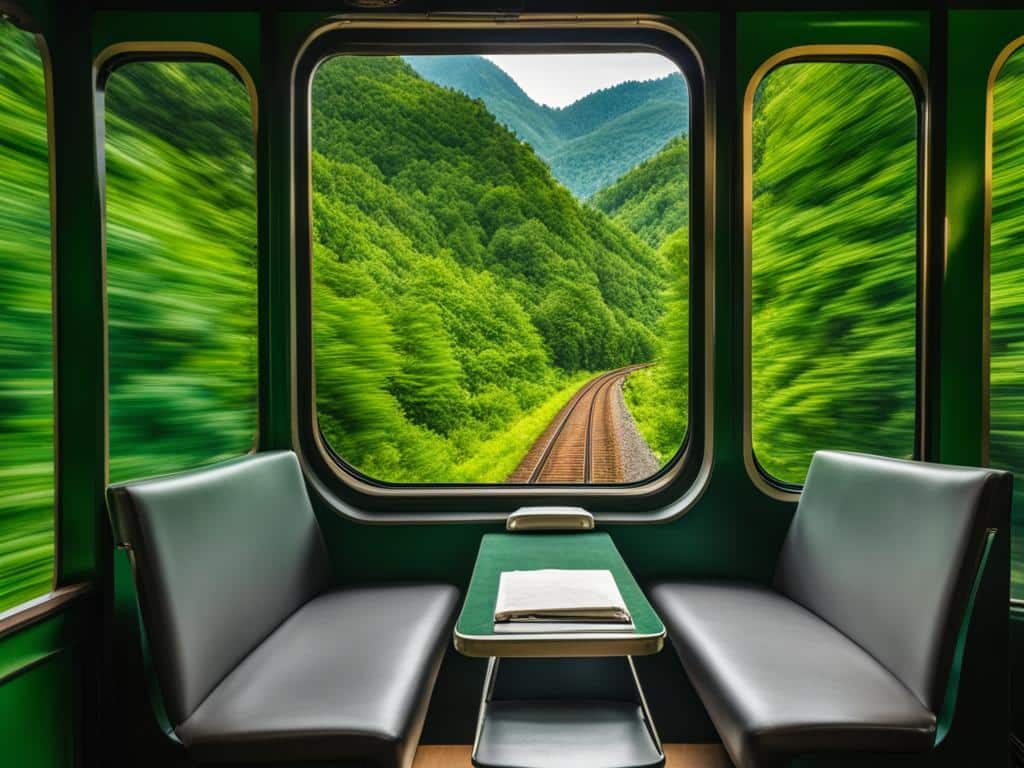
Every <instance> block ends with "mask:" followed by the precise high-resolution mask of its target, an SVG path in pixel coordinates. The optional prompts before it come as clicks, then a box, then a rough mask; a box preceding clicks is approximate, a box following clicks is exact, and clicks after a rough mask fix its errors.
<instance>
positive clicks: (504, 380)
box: [313, 57, 666, 482]
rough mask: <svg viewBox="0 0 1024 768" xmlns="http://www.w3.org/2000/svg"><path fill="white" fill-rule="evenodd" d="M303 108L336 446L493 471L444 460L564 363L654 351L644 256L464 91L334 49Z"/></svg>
mask: <svg viewBox="0 0 1024 768" xmlns="http://www.w3.org/2000/svg"><path fill="white" fill-rule="evenodd" d="M313 105H314V134H313V146H314V165H313V171H314V179H313V182H314V221H315V236H316V243H317V246H316V253H315V259H314V268H315V272H316V295H315V297H314V300H315V305H316V306H317V307H318V310H317V314H316V322H315V333H316V348H317V386H318V403H319V408H320V416H321V427H322V428H323V429H324V431H325V434H326V435H327V437H328V439H329V440H330V442H331V444H332V445H333V446H334V447H335V449H336V450H338V452H339V453H340V454H341V455H342V456H343V457H345V458H346V459H347V460H349V461H351V462H352V463H353V464H355V465H356V466H357V467H359V468H360V469H362V470H363V471H365V472H367V473H368V474H371V475H373V476H375V477H381V478H384V479H387V480H391V481H419V482H439V481H440V482H444V481H458V480H466V479H470V480H487V479H491V478H489V477H475V476H474V477H466V476H465V474H462V471H463V470H462V469H460V465H461V464H462V463H463V462H465V461H468V460H469V459H471V458H473V457H474V455H475V454H477V453H479V449H480V444H481V442H482V441H486V440H487V439H488V438H490V437H492V436H499V437H502V439H504V432H505V431H506V430H508V428H509V425H510V424H511V423H513V422H515V421H516V420H517V419H518V418H520V417H522V416H523V415H525V414H527V413H528V412H530V411H531V410H532V409H534V408H537V407H539V406H540V405H541V404H543V403H544V402H545V400H546V398H549V397H550V396H552V394H553V393H555V392H556V391H559V390H560V389H562V388H564V387H565V384H566V382H567V380H568V379H569V378H571V377H573V376H575V375H577V374H578V373H580V372H583V371H591V370H603V369H607V368H613V367H617V366H620V365H625V364H627V363H631V362H636V361H642V360H647V359H650V358H651V356H652V355H653V352H654V348H655V337H654V332H655V328H656V325H657V322H658V318H659V317H660V316H661V314H662V309H663V307H662V301H663V297H662V295H661V286H662V285H663V283H664V282H665V279H666V275H665V272H664V269H663V268H662V264H661V262H660V261H659V260H658V259H657V257H656V256H655V254H654V252H653V251H652V250H651V249H650V248H648V247H647V246H646V245H645V244H644V243H642V242H641V241H640V240H639V239H637V238H636V237H634V236H633V235H632V234H630V233H627V232H625V231H623V230H622V229H620V228H619V227H617V226H616V225H614V224H612V223H611V222H610V221H609V220H608V219H607V217H605V215H604V214H602V213H600V212H599V211H596V210H594V209H591V208H586V207H583V206H581V205H580V204H579V203H578V202H577V201H576V200H575V199H574V198H573V197H572V195H571V194H570V193H569V192H568V190H566V189H565V188H564V187H562V186H561V185H559V184H558V183H557V182H556V181H555V179H554V178H552V176H551V174H550V172H549V170H548V168H547V167H546V166H545V165H544V163H543V162H541V161H540V160H539V159H538V158H537V157H536V155H534V153H533V152H532V151H531V150H530V148H529V147H528V146H527V145H525V144H523V143H521V142H520V141H519V140H517V138H516V136H515V135H514V134H512V133H511V132H510V131H508V130H507V129H506V128H504V127H503V126H502V125H500V124H499V123H498V122H497V121H496V120H495V118H494V116H493V115H491V114H490V113H489V112H488V111H487V109H486V108H485V107H484V105H483V104H482V103H481V102H479V101H473V100H471V99H469V98H468V97H467V96H465V95H464V94H462V93H459V92H457V91H455V90H452V89H446V88H441V87H439V86H437V85H435V84H433V83H430V82H428V81H426V80H424V79H422V78H420V77H419V76H418V75H417V74H416V73H415V72H414V70H413V69H412V68H411V67H410V66H409V65H407V64H406V63H404V62H403V61H402V60H400V59H398V58H383V57H382V58H370V57H350V58H344V57H339V58H336V59H333V60H331V61H329V62H327V63H326V64H324V66H323V67H322V68H321V70H320V72H319V74H318V75H317V79H316V82H315V83H314V91H313ZM540 426H541V427H543V424H542V425H540Z"/></svg>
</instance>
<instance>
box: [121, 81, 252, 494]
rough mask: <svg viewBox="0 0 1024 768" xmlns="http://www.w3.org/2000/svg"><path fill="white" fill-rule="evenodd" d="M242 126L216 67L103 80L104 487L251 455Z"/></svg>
mask: <svg viewBox="0 0 1024 768" xmlns="http://www.w3.org/2000/svg"><path fill="white" fill-rule="evenodd" d="M250 115H251V108H250V103H249V94H248V92H247V90H246V89H245V87H244V86H243V85H242V84H241V83H240V82H239V81H238V80H237V79H236V78H235V77H234V75H233V74H232V73H230V72H229V71H228V70H227V69H225V68H223V67H221V66H219V65H217V64H213V63H206V62H192V63H180V64H172V63H159V62H134V63H130V64H126V65H124V66H123V67H121V68H120V69H118V70H117V71H115V72H114V74H113V75H111V77H110V79H109V80H108V82H107V88H106V115H105V121H106V126H105V128H106V144H105V150H106V196H107V301H108V322H107V327H108V331H107V333H108V342H109V351H108V355H109V357H108V359H109V392H110V394H109V413H110V478H111V480H115V481H116V480H124V479H129V478H135V477H144V476H146V475H154V474H164V473H167V472H173V471H177V470H180V469H185V468H189V467H195V466H198V465H201V464H205V463H209V462H211V461H216V460H219V459H223V458H228V457H231V456H237V455H239V454H242V453H245V452H246V451H248V450H249V449H250V448H251V447H252V445H253V441H254V438H255V433H256V370H257V361H256V332H257V319H256V173H255V162H254V158H253V134H252V119H251V116H250Z"/></svg>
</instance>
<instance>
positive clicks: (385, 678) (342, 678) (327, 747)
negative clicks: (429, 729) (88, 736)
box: [175, 585, 458, 767]
mask: <svg viewBox="0 0 1024 768" xmlns="http://www.w3.org/2000/svg"><path fill="white" fill-rule="evenodd" d="M457 603H458V592H457V590H456V589H455V588H454V587H450V586H443V585H414V586H404V585H402V586H379V587H377V586H375V587H363V588H358V589H344V590H338V591H333V592H328V593H326V594H324V595H321V596H320V597H317V598H315V599H314V600H312V601H311V602H310V603H308V604H306V605H305V606H303V607H302V608H300V609H299V610H298V611H297V612H296V613H295V614H294V615H292V616H291V618H289V619H288V620H287V621H285V622H284V624H282V625H281V626H280V627H279V628H278V629H277V630H276V631H275V632H273V634H271V635H270V636H269V637H268V638H267V639H266V640H265V641H264V642H263V643H262V644H261V645H259V646H258V647H257V648H256V650H254V651H253V652H252V653H251V654H250V655H249V656H248V657H246V658H245V659H244V660H243V661H242V662H241V663H240V664H239V665H238V666H237V667H236V668H235V669H234V670H232V671H231V673H230V674H228V676H227V677H226V678H225V679H224V680H223V681H221V682H220V684H219V685H217V687H216V688H214V690H213V692H212V693H211V694H210V695H209V696H208V697H207V698H206V700H204V701H203V702H202V703H201V704H200V705H199V707H198V709H196V711H195V713H193V715H192V716H191V717H190V718H189V719H188V720H186V721H185V722H184V723H182V724H181V725H180V726H178V727H177V728H176V729H175V732H176V733H177V735H178V737H179V738H180V739H181V741H182V743H184V745H185V746H186V748H187V749H188V751H189V753H190V755H191V756H192V757H193V758H194V759H196V760H198V761H200V762H236V761H237V762H243V761H245V762H248V761H251V762H261V761H272V760H278V761H279V760H288V761H297V760H354V759H358V760H360V761H366V763H368V764H370V765H373V766H395V767H397V766H403V767H404V766H408V765H410V764H411V762H412V757H413V755H414V753H415V749H416V743H417V741H418V739H419V733H420V729H421V728H422V724H423V717H424V714H425V712H426V707H427V703H428V702H429V699H430V692H431V688H432V687H433V683H434V679H435V677H436V674H437V669H438V667H439V665H440V662H441V658H442V656H443V655H444V651H445V648H446V646H447V643H448V636H449V633H450V631H451V626H452V622H453V620H454V615H455V609H456V607H457Z"/></svg>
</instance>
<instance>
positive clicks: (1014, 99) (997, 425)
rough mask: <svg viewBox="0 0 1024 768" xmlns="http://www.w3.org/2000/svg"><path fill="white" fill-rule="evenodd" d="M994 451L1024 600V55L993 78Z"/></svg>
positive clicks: (1016, 591) (1015, 588) (1016, 592)
mask: <svg viewBox="0 0 1024 768" xmlns="http://www.w3.org/2000/svg"><path fill="white" fill-rule="evenodd" d="M992 105H993V109H994V114H993V131H992V245H991V257H990V258H991V261H990V264H991V283H990V297H991V363H990V366H991V368H990V382H991V390H990V395H989V400H990V404H991V438H990V445H989V456H990V460H991V462H992V464H993V465H994V466H997V467H1004V468H1006V469H1011V470H1013V471H1014V473H1015V474H1016V476H1015V478H1014V523H1013V532H1014V536H1013V563H1014V568H1013V582H1012V594H1013V596H1014V597H1016V598H1024V519H1022V516H1024V418H1022V414H1024V292H1022V290H1021V286H1024V206H1022V204H1021V201H1024V172H1022V169H1024V52H1021V51H1018V52H1017V53H1015V54H1014V55H1013V56H1011V57H1010V58H1009V59H1008V60H1007V62H1006V64H1005V65H1004V66H1003V69H1002V71H1001V72H1000V73H999V76H998V78H997V79H996V83H995V93H994V95H993V102H992Z"/></svg>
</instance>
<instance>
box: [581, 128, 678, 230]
mask: <svg viewBox="0 0 1024 768" xmlns="http://www.w3.org/2000/svg"><path fill="white" fill-rule="evenodd" d="M689 147H690V143H689V140H688V139H687V138H686V137H680V138H676V139H673V140H672V141H670V142H669V143H668V144H666V145H665V147H664V149H662V150H661V151H660V152H658V154H656V155H654V156H653V157H651V158H650V159H649V160H647V161H645V162H643V163H641V164H640V165H638V166H637V167H635V168H633V169H632V170H630V171H628V172H627V173H626V174H625V175H624V176H622V177H621V178H619V179H618V180H616V181H615V183H613V184H611V185H609V186H607V187H605V188H604V189H602V190H600V191H599V192H598V193H597V194H595V195H594V196H593V197H592V198H591V199H590V204H591V205H592V206H594V207H595V208H597V209H598V210H601V211H604V212H605V213H606V214H608V215H609V216H610V217H611V218H612V220H613V221H615V222H617V223H619V224H621V225H622V226H624V227H626V228H627V229H629V230H631V231H633V232H635V233H636V234H638V235H639V236H640V237H641V238H642V239H643V240H645V241H646V242H647V243H648V244H649V245H650V246H651V247H652V248H657V247H659V246H660V245H661V244H662V242H664V240H665V238H667V237H668V236H669V235H671V234H672V233H673V232H675V231H676V230H677V229H679V228H680V227H685V226H686V225H687V224H688V223H689V216H690V177H689V170H690V150H689Z"/></svg>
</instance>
